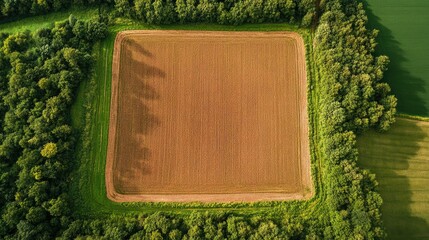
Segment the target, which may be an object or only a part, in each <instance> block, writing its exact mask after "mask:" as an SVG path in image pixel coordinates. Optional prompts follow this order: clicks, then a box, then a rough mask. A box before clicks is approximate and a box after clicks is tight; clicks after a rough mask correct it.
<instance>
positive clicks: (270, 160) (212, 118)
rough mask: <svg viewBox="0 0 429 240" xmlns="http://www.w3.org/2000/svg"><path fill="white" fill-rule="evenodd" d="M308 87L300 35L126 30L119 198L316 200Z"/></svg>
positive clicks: (111, 160) (113, 167)
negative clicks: (312, 170)
mask: <svg viewBox="0 0 429 240" xmlns="http://www.w3.org/2000/svg"><path fill="white" fill-rule="evenodd" d="M306 91H307V83H306V69H305V48H304V42H303V40H302V38H301V37H300V36H299V35H298V34H297V33H291V32H202V31H124V32H121V33H119V34H118V35H117V37H116V42H115V50H114V56H113V72H112V100H111V109H110V123H109V143H108V150H107V151H108V152H107V164H106V187H107V195H108V197H109V199H111V200H112V201H117V202H126V201H170V202H185V201H203V202H213V201H218V202H229V201H265V200H290V199H302V198H309V197H310V196H311V195H312V183H311V177H310V154H309V141H308V138H309V136H308V119H307V92H306Z"/></svg>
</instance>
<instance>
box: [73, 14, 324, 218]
mask: <svg viewBox="0 0 429 240" xmlns="http://www.w3.org/2000/svg"><path fill="white" fill-rule="evenodd" d="M130 29H164V30H166V29H175V30H218V31H219V30H223V31H295V32H298V33H300V34H301V35H302V36H303V38H304V41H305V46H306V64H307V81H308V84H307V86H308V114H309V121H310V123H309V124H310V128H309V129H310V136H311V137H310V151H311V172H312V179H313V184H314V188H315V196H314V197H313V198H312V199H310V200H308V201H285V202H257V203H115V202H112V201H110V200H108V199H107V197H106V190H105V183H104V172H105V159H106V151H107V137H108V136H107V132H108V124H109V114H110V112H109V110H110V90H111V88H110V81H111V67H112V66H111V65H112V56H113V44H114V39H115V36H116V33H117V32H119V31H122V30H130ZM311 43H312V34H311V32H310V30H308V29H300V28H297V27H295V26H292V25H289V24H246V25H242V26H224V25H216V24H188V25H168V26H148V25H144V24H139V23H136V22H134V21H131V20H127V19H118V20H117V22H116V24H115V25H113V26H111V27H110V28H109V36H108V37H107V39H105V40H103V41H102V42H100V43H98V44H97V45H96V46H95V48H94V52H93V53H94V56H95V58H96V64H95V71H94V74H93V76H92V77H91V79H90V80H88V82H84V83H82V85H83V86H84V87H82V86H81V87H80V88H79V93H78V97H77V99H76V102H75V105H74V106H73V108H72V109H73V111H72V113H73V115H72V118H73V119H74V120H73V123H74V126H73V127H75V128H77V129H79V132H80V133H81V135H80V137H79V138H80V141H79V145H78V146H77V156H78V159H79V163H78V164H77V169H78V170H77V171H75V172H74V173H73V174H72V182H71V185H72V186H71V195H72V196H74V199H75V200H74V208H75V209H74V210H75V212H76V214H78V215H86V216H88V215H89V216H91V215H100V214H101V215H104V214H111V213H131V214H132V213H137V212H141V211H144V212H146V213H149V212H155V211H168V212H171V213H175V214H182V213H189V212H190V211H194V210H200V211H207V210H226V211H234V212H237V213H245V214H257V213H260V214H265V215H267V214H269V215H271V216H274V217H276V216H277V217H280V215H279V214H280V213H281V212H284V211H287V212H288V213H291V214H292V213H294V214H298V213H302V212H307V211H309V213H311V212H313V211H317V210H320V209H322V208H318V207H317V206H319V205H320V200H321V198H320V196H322V194H321V192H323V191H320V189H321V186H322V183H321V175H320V173H319V169H320V167H321V163H320V162H319V159H320V156H321V152H320V151H319V150H318V148H317V147H316V145H317V139H318V138H317V137H315V136H317V127H318V126H316V124H317V122H318V120H317V119H318V118H317V117H318V116H317V114H316V111H315V109H317V108H316V107H314V106H316V104H317V102H318V97H317V93H316V89H317V84H316V82H317V78H318V71H317V69H316V68H315V66H314V64H313V62H314V61H313V51H312V44H311ZM82 92H85V93H82ZM295 209H296V210H295ZM279 210H281V211H279Z"/></svg>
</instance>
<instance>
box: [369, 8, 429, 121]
mask: <svg viewBox="0 0 429 240" xmlns="http://www.w3.org/2000/svg"><path fill="white" fill-rule="evenodd" d="M366 2H367V14H368V17H369V24H370V26H371V27H374V28H376V29H379V30H380V33H379V37H378V43H379V46H378V51H379V53H382V54H386V55H388V56H389V57H390V60H391V63H390V65H389V70H388V71H387V72H386V75H385V80H386V81H387V82H389V84H390V86H391V87H392V90H393V92H394V93H395V94H396V96H397V97H398V111H399V112H402V113H407V114H411V115H420V116H429V65H428V64H429V61H428V60H429V58H428V53H429V44H428V41H427V39H428V36H429V27H428V26H429V14H428V11H429V1H427V0H388V1H386V0H384V1H380V0H366Z"/></svg>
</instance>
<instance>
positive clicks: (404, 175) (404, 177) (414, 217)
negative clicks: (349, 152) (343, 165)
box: [358, 118, 429, 239]
mask: <svg viewBox="0 0 429 240" xmlns="http://www.w3.org/2000/svg"><path fill="white" fill-rule="evenodd" d="M358 145H359V154H360V155H359V164H360V165H361V166H362V167H364V168H367V169H369V170H371V171H372V172H373V173H375V174H376V176H377V180H378V182H379V190H380V193H381V196H382V198H383V201H384V204H383V207H382V212H383V221H384V224H385V226H386V230H387V233H388V239H427V237H429V224H428V223H429V122H426V121H417V120H411V119H406V118H398V120H397V123H396V124H395V125H394V126H393V127H392V129H391V130H390V131H388V132H387V133H377V132H368V133H365V134H364V135H363V136H361V137H360V138H359V140H358Z"/></svg>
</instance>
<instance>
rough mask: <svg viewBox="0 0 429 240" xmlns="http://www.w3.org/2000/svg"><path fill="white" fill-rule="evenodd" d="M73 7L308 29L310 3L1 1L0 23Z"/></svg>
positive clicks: (154, 18)
mask: <svg viewBox="0 0 429 240" xmlns="http://www.w3.org/2000/svg"><path fill="white" fill-rule="evenodd" d="M72 5H80V6H87V5H99V6H100V5H104V6H107V7H108V8H110V9H111V10H112V14H113V15H116V16H126V17H132V18H135V19H138V20H140V21H143V22H145V23H148V24H170V23H193V22H209V23H220V24H236V25H237V24H242V23H261V22H290V23H299V24H302V25H303V26H309V25H310V24H311V23H312V20H313V18H314V14H315V7H314V2H313V0H240V1H237V0H38V1H28V0H0V10H1V11H0V20H2V19H3V21H5V20H7V19H17V18H20V17H26V16H33V15H40V14H45V13H49V12H55V11H60V10H64V9H67V8H70V7H71V6H72Z"/></svg>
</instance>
